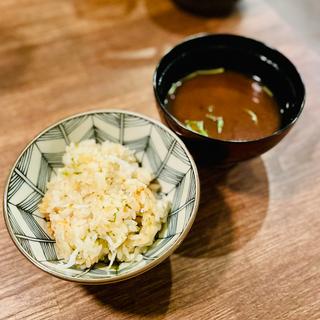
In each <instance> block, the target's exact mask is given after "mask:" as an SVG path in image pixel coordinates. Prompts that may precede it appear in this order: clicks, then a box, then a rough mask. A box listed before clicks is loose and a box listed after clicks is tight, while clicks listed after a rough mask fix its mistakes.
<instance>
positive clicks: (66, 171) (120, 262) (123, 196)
mask: <svg viewBox="0 0 320 320" xmlns="http://www.w3.org/2000/svg"><path fill="white" fill-rule="evenodd" d="M199 189H200V187H199V177H198V173H197V168H196V166H195V163H194V161H193V159H192V156H191V155H190V154H189V152H188V150H187V149H186V147H185V146H184V144H183V142H182V141H181V140H180V139H179V137H177V135H175V134H174V133H173V132H172V131H171V130H169V129H168V128H167V127H165V126H164V125H163V124H161V123H160V122H158V121H156V120H153V119H150V118H148V117H146V116H143V115H141V114H137V113H133V112H128V111H120V110H104V111H91V112H87V113H81V114H77V115H74V116H71V117H69V118H66V119H64V120H62V121H60V122H58V123H55V124H53V125H52V126H50V127H49V128H47V129H45V130H44V131H42V132H41V133H40V134H39V135H38V136H37V137H36V138H34V139H33V140H32V141H31V142H30V143H29V144H28V145H27V147H26V148H25V149H24V150H23V151H22V153H21V154H20V156H19V157H18V159H17V161H16V162H15V164H14V166H13V168H12V170H11V172H10V174H9V178H8V182H7V186H6V188H5V193H4V218H5V222H6V225H7V229H8V231H9V234H10V236H11V238H12V240H13V242H14V244H15V245H16V246H17V248H18V249H19V250H20V252H21V253H22V254H23V255H24V256H25V257H26V258H27V259H28V260H29V261H31V262H32V263H33V264H34V265H36V266H37V267H38V268H40V269H42V270H44V271H46V272H48V273H49V274H51V275H54V276H56V277H58V278H61V279H64V280H70V281H75V282H79V283H83V284H106V283H113V282H118V281H122V280H125V279H128V278H132V277H134V276H137V275H140V274H142V273H143V272H145V271H147V270H149V269H151V268H153V267H154V266H156V265H158V264H159V263H160V262H162V261H163V260H165V259H166V258H167V257H168V256H169V255H170V254H172V253H173V251H174V250H175V249H176V248H177V247H178V246H179V244H180V243H181V242H182V241H183V239H184V238H185V237H186V235H187V233H188V232H189V230H190V228H191V226H192V223H193V221H194V219H195V216H196V212H197V209H198V204H199V194H200V190H199Z"/></svg>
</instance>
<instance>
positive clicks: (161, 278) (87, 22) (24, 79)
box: [0, 0, 320, 320]
mask: <svg viewBox="0 0 320 320" xmlns="http://www.w3.org/2000/svg"><path fill="white" fill-rule="evenodd" d="M0 11H1V20H0V121H1V122H0V124H1V126H0V153H1V157H0V167H1V175H0V180H1V181H0V184H1V193H2V192H3V188H4V184H5V181H6V178H7V174H8V171H9V169H10V167H11V166H12V164H13V162H14V160H15V159H16V157H17V156H18V154H19V152H20V151H21V149H22V148H23V147H24V146H25V145H26V143H27V142H28V141H29V140H30V139H31V138H32V137H33V136H34V135H36V134H37V133H38V132H39V131H40V130H41V129H43V128H45V127H46V126H48V125H49V124H51V123H52V122H54V121H56V120H58V119H61V118H63V117H65V116H68V115H71V114H73V113H78V112H81V111H85V110H91V109H99V108H124V109H129V110H134V111H138V112H141V113H144V114H147V115H149V116H152V117H154V118H158V114H157V112H156V107H155V102H154V98H153V92H152V85H151V78H152V73H153V70H154V68H155V65H156V63H157V61H158V60H159V58H160V57H161V56H162V55H163V53H164V52H165V51H166V50H167V49H168V48H169V47H170V46H172V45H174V44H175V43H177V42H178V41H180V40H181V39H183V38H184V37H185V36H187V35H189V34H193V33H197V32H200V31H201V32H202V31H210V32H233V33H237V34H243V35H247V36H251V37H254V38H258V39H261V40H263V41H266V42H267V43H269V44H270V45H271V46H275V47H277V48H278V49H279V50H281V51H282V52H283V53H284V54H286V55H287V56H288V57H289V58H290V59H292V61H293V62H294V63H295V64H296V65H297V67H298V69H299V70H300V71H301V73H302V76H303V78H304V80H305V84H306V88H307V94H308V99H307V104H306V108H305V111H304V113H303V115H302V117H301V119H300V121H299V122H298V124H297V125H296V126H295V128H294V129H293V131H292V132H291V133H290V134H289V136H288V137H287V138H286V139H285V140H284V141H283V142H281V143H280V144H279V145H278V146H277V147H276V148H274V149H273V150H271V151H270V152H268V153H267V154H265V155H264V156H263V157H261V158H258V159H255V160H253V161H250V162H246V163H243V164H240V165H238V166H237V167H234V168H233V169H231V170H229V171H225V170H219V171H217V170H214V169H208V168H200V174H201V184H202V194H201V205H200V209H199V212H198V216H197V218H196V221H195V224H194V226H193V228H192V231H191V232H190V234H189V236H188V237H187V239H186V240H185V241H184V243H183V244H182V246H181V247H180V248H179V249H178V251H177V252H175V253H174V254H173V255H172V257H171V258H170V259H167V260H166V261H165V262H164V263H162V264H161V265H160V266H158V267H157V268H155V269H153V270H151V271H150V272H148V273H146V274H144V275H142V276H139V277H137V278H135V279H132V280H129V281H126V282H124V283H120V284H114V285H109V286H97V287H94V286H83V285H79V284H74V283H69V282H65V281H62V280H58V279H55V278H54V277H52V276H50V275H47V274H46V273H44V272H42V271H40V270H38V269H37V268H36V267H34V266H33V265H32V264H31V263H30V262H28V261H27V260H26V259H25V258H24V257H23V256H22V255H21V254H20V253H19V252H18V251H17V249H16V248H15V246H14V245H13V243H12V242H11V240H10V238H9V235H8V233H7V231H6V229H5V225H4V221H3V219H2V218H1V219H0V252H1V259H0V268H1V282H0V283H1V284H0V319H135V318H137V319H145V318H146V319H147V318H150V319H175V320H176V319H228V320H231V319H272V320H274V319H297V320H300V319H308V320H311V319H320V245H319V236H320V215H319V214H320V212H319V207H320V142H319V141H320V140H319V138H320V111H319V107H320V99H319V96H320V95H319V88H320V72H319V71H320V56H319V53H318V52H316V51H312V50H313V49H312V47H311V46H309V45H308V43H307V42H305V41H304V39H303V38H302V37H301V34H300V35H297V33H296V32H295V31H294V29H292V27H290V26H289V25H287V24H286V23H285V22H284V21H283V20H282V19H281V17H280V16H279V15H278V14H277V13H276V11H274V10H273V9H272V7H270V6H269V5H268V3H267V1H266V2H263V1H262V0H243V1H242V2H241V5H240V7H239V9H238V10H237V11H236V12H235V13H234V14H233V15H232V16H230V17H228V18H225V19H223V18H219V19H217V18H215V19H200V18H196V17H193V16H191V15H188V14H186V13H184V12H182V11H179V10H178V9H176V8H175V7H174V6H173V4H172V3H171V2H170V1H169V0H161V1H156V0H127V1H116V0H114V1H111V0H108V1H107V0H104V1H103V0H56V1H43V0H20V1H17V0H2V1H1V3H0Z"/></svg>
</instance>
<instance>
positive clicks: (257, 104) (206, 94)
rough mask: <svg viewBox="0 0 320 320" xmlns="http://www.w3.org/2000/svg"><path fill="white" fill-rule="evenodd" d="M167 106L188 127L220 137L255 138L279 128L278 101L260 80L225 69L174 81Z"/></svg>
mask: <svg viewBox="0 0 320 320" xmlns="http://www.w3.org/2000/svg"><path fill="white" fill-rule="evenodd" d="M167 107H168V109H169V111H170V112H171V113H172V115H173V116H174V117H176V118H177V119H178V120H179V121H180V122H182V123H183V124H184V125H185V126H186V127H187V128H189V129H191V130H193V131H196V132H198V133H200V134H202V135H205V136H209V137H212V138H218V139H222V140H255V139H259V138H262V137H265V136H268V135H270V134H272V133H273V132H275V131H277V130H278V129H279V127H280V120H281V118H280V112H279V107H278V104H277V102H276V100H275V99H274V97H273V94H272V92H271V91H270V90H269V89H268V88H267V87H266V86H264V85H263V84H262V83H261V82H260V79H259V78H258V77H256V76H253V77H249V76H246V75H243V74H241V73H238V72H234V71H229V70H224V69H216V70H211V71H210V70H202V71H198V72H195V73H193V74H190V75H189V76H187V77H186V78H184V79H182V80H180V81H178V82H176V83H174V84H173V85H172V87H171V88H170V90H169V92H168V97H167Z"/></svg>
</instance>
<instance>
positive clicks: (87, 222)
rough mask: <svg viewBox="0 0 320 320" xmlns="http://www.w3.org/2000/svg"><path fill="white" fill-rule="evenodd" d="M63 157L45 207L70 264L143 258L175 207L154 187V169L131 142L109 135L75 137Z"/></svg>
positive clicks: (58, 245)
mask: <svg viewBox="0 0 320 320" xmlns="http://www.w3.org/2000/svg"><path fill="white" fill-rule="evenodd" d="M63 163H64V167H63V168H61V169H59V170H58V172H57V175H56V176H54V177H53V178H52V179H51V181H50V182H49V183H48V185H47V192H46V194H45V196H44V198H43V200H42V202H41V204H40V206H39V210H40V212H41V213H42V214H43V215H44V216H45V217H46V218H47V219H48V220H49V222H48V229H49V231H50V232H51V233H52V236H53V237H54V239H55V240H56V248H57V254H58V257H59V258H62V259H63V260H64V262H66V263H67V264H66V265H65V266H66V267H70V266H72V265H76V266H78V267H80V268H82V269H84V268H88V267H91V266H92V265H93V264H95V263H96V262H98V261H105V262H107V263H109V265H110V266H111V265H112V264H113V262H114V261H117V262H132V261H136V260H139V259H141V254H142V253H144V252H146V250H147V249H148V247H149V246H150V245H152V244H153V242H154V241H155V236H156V234H157V233H158V231H159V230H160V229H161V227H162V225H163V223H164V222H165V221H166V219H167V215H168V211H169V201H168V200H167V199H162V200H158V199H156V197H155V195H154V193H153V192H152V191H151V189H150V186H149V185H150V182H151V181H152V179H153V177H152V174H151V172H150V171H149V170H147V169H145V168H143V167H139V165H138V162H137V160H136V158H135V156H134V154H133V152H132V151H130V150H129V149H128V148H126V147H124V146H122V145H120V144H115V143H111V142H108V141H106V142H104V143H102V144H96V143H95V141H94V140H86V141H82V142H80V143H79V144H74V143H71V144H70V145H69V146H68V147H67V149H66V153H65V155H64V157H63Z"/></svg>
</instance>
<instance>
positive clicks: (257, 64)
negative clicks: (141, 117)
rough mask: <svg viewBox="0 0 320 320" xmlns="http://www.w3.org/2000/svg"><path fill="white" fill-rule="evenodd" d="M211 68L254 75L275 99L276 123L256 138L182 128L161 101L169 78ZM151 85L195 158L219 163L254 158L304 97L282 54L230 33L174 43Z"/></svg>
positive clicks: (286, 126)
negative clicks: (273, 128)
mask: <svg viewBox="0 0 320 320" xmlns="http://www.w3.org/2000/svg"><path fill="white" fill-rule="evenodd" d="M215 68H225V69H228V70H233V71H236V72H240V73H242V74H246V75H251V76H252V75H256V76H258V77H259V78H260V79H261V81H262V83H263V84H264V85H266V86H267V87H268V88H269V89H270V90H271V91H272V93H273V95H274V98H275V99H276V101H277V104H278V106H279V114H280V117H281V124H280V128H279V129H278V130H277V131H276V132H274V133H273V134H271V135H269V136H266V137H263V138H260V139H257V140H219V139H216V138H210V137H205V136H202V135H200V134H198V133H196V132H193V131H191V130H188V129H187V128H185V127H184V126H183V124H181V122H179V121H178V120H177V119H176V118H175V117H174V116H173V115H172V114H171V113H170V111H169V110H168V107H167V105H166V104H165V100H166V98H167V94H168V91H169V89H170V87H171V85H172V83H175V82H177V81H179V80H180V79H182V78H184V77H186V76H187V75H189V74H190V73H192V72H194V71H197V70H205V69H215ZM153 88H154V94H155V98H156V102H157V107H158V111H159V113H160V116H161V118H162V120H163V121H164V122H166V124H167V125H168V126H169V128H171V129H172V130H173V131H174V132H175V133H177V134H178V135H179V136H180V137H181V138H182V140H183V141H184V142H185V143H186V145H187V147H188V149H189V150H190V152H191V153H192V155H193V156H194V158H195V160H196V161H198V162H200V163H210V164H211V163H212V164H220V165H226V164H232V163H237V162H239V161H243V160H247V159H250V158H254V157H256V156H259V155H261V154H262V153H264V152H266V151H268V150H269V149H271V148H272V147H274V146H275V145H276V144H277V143H278V142H279V141H280V140H282V139H283V137H284V136H285V135H286V134H287V133H288V132H289V130H290V129H291V128H292V126H293V125H294V123H295V122H296V120H297V119H298V118H299V116H300V114H301V112H302V109H303V106H304V102H305V87H304V84H303V82H302V79H301V77H300V75H299V73H298V71H297V69H296V68H295V66H294V65H293V64H292V63H291V62H290V61H289V60H288V59H287V58H286V57H285V56H284V55H283V54H281V53H280V52H279V51H277V50H275V49H272V48H270V47H268V46H266V45H265V44H263V43H262V42H259V41H256V40H253V39H250V38H246V37H243V36H238V35H231V34H200V35H196V36H193V37H190V38H188V39H186V40H185V41H184V42H181V43H180V44H178V45H177V46H175V47H174V48H173V49H171V50H170V51H169V52H168V53H167V54H166V55H164V56H163V57H162V59H161V60H160V62H159V64H158V66H157V67H156V70H155V72H154V77H153Z"/></svg>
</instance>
